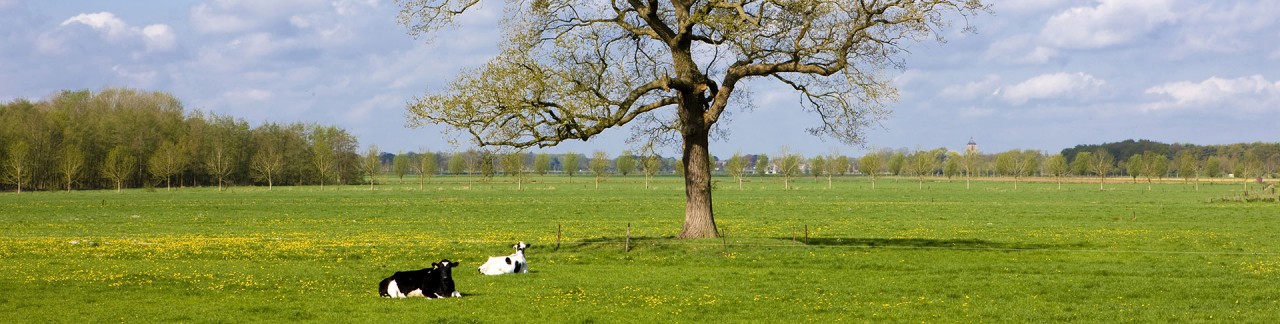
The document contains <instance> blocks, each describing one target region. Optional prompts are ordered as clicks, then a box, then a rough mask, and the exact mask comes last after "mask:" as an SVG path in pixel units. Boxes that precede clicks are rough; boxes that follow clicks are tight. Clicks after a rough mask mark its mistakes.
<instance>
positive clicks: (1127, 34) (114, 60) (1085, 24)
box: [0, 0, 1280, 157]
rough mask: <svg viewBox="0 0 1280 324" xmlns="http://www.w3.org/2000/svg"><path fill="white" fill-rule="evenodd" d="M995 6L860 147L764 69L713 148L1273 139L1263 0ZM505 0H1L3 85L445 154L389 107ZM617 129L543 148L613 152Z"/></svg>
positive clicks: (954, 35) (920, 63)
mask: <svg viewBox="0 0 1280 324" xmlns="http://www.w3.org/2000/svg"><path fill="white" fill-rule="evenodd" d="M990 3H991V4H992V5H993V13H992V14H990V15H984V16H979V17H975V18H973V19H970V20H969V21H968V24H969V25H971V26H972V27H973V28H974V29H976V33H962V32H960V30H959V28H954V29H953V30H951V31H948V32H947V34H945V35H943V36H944V37H945V38H946V39H947V42H946V43H945V44H939V43H936V42H926V43H919V44H911V45H908V50H909V53H904V54H903V55H904V58H905V62H906V68H905V69H904V70H901V71H892V72H891V73H893V76H894V82H895V85H896V86H897V87H898V88H899V90H900V91H901V94H902V96H901V98H900V100H898V101H897V102H895V103H893V104H891V105H890V108H891V109H892V110H893V114H892V115H891V116H890V117H889V118H888V119H886V120H884V121H883V122H882V123H881V126H882V128H877V129H873V130H869V131H868V132H867V140H868V142H867V144H866V147H859V146H848V145H844V144H842V143H839V142H836V141H834V140H832V139H824V138H820V137H813V136H811V135H809V134H808V133H807V132H806V131H805V128H808V127H812V126H814V125H815V123H817V117H816V116H814V115H811V114H805V113H803V112H801V111H800V110H799V109H798V100H799V98H798V97H797V96H796V95H795V94H794V93H791V92H790V91H787V90H786V89H784V88H782V87H779V86H778V85H776V84H773V83H771V82H769V81H767V80H761V81H756V82H754V83H752V84H750V85H749V87H750V89H751V91H752V93H753V96H752V97H751V100H752V102H753V104H754V106H755V108H754V110H752V111H748V112H742V111H739V112H737V113H735V114H734V115H733V116H732V117H731V118H730V119H729V120H727V124H724V125H722V128H724V129H726V130H728V131H729V135H728V136H727V137H725V138H721V139H719V140H717V141H715V142H713V143H712V144H711V149H712V154H715V155H718V156H721V157H727V156H729V155H732V154H733V153H734V152H743V153H766V154H776V153H777V152H779V150H780V149H781V148H782V147H784V146H786V147H788V148H789V149H790V150H791V151H796V152H800V153H804V154H806V155H813V154H827V153H830V152H832V151H833V150H835V151H839V152H840V153H842V154H846V155H861V154H862V153H863V152H865V151H866V150H867V149H869V148H893V149H898V148H906V149H932V148H937V147H947V148H950V149H953V150H959V149H961V148H963V146H964V144H965V143H966V142H968V140H969V138H970V137H972V138H974V139H975V140H976V141H977V142H978V143H979V146H980V148H981V149H982V150H983V151H985V152H1000V151H1005V150H1009V149H1013V148H1021V149H1038V150H1044V151H1049V152H1057V151H1059V150H1061V149H1063V148H1067V147H1071V146H1074V145H1076V144H1100V143H1104V142H1116V141H1121V140H1125V139H1150V140H1156V141H1162V142H1183V143H1195V144H1225V143H1237V142H1255V141H1267V142H1277V141H1280V33H1277V32H1276V31H1277V30H1280V20H1278V19H1275V18H1274V17H1280V2H1278V1H1274V0H1255V1H1199V0H1005V1H991V2H990ZM502 4H503V2H499V1H488V2H484V3H482V4H481V6H480V7H479V8H478V9H479V10H477V11H476V12H472V13H468V14H467V15H464V16H463V17H462V19H461V21H460V24H461V26H460V27H458V28H456V29H453V30H450V31H449V32H450V33H451V34H450V35H445V34H438V35H437V36H436V37H435V39H434V40H433V41H432V42H430V43H428V42H425V41H423V40H416V39H412V38H410V37H409V36H407V34H406V33H405V30H404V28H403V27H401V26H399V25H397V24H396V23H395V15H396V12H397V10H398V9H397V8H396V5H395V3H394V1H388V0H382V1H379V0H271V1H262V0H255V1H250V0H210V1H23V0H0V39H3V43H4V44H5V45H4V46H3V47H0V101H4V102H7V101H10V100H13V99H16V98H28V99H33V100H36V99H42V98H46V97H48V96H49V95H51V94H53V93H55V92H57V91H59V90H63V89H73V90H78V89H90V90H99V89H102V88H104V87H114V86H125V87H134V88H138V89H143V90H158V91H166V92H169V93H172V94H174V95H175V96H177V97H178V98H180V99H181V100H182V101H183V102H184V103H185V104H186V107H187V109H199V110H203V111H210V112H216V113H219V114H227V115H232V116H236V117H239V118H243V119H245V120H248V121H249V122H250V123H253V124H255V125H257V124H260V123H262V122H264V121H272V122H281V123H291V122H317V123H321V124H330V125H336V126H339V127H342V128H344V129H347V130H348V131H350V132H351V133H353V134H354V135H356V136H357V137H358V138H359V139H360V140H361V142H362V143H361V146H362V147H364V146H367V145H369V144H376V145H378V146H379V147H380V148H381V149H382V150H384V151H389V152H396V151H419V150H422V149H428V150H433V151H450V150H454V149H455V148H457V147H458V146H455V145H457V144H454V143H451V142H450V141H448V140H447V139H446V138H444V137H443V132H442V129H440V128H438V127H427V128H421V129H409V128H406V127H405V126H404V125H405V117H404V105H405V103H406V102H408V101H409V100H411V99H412V98H413V97H414V96H419V95H422V94H426V93H429V92H430V91H434V90H438V89H442V88H443V87H444V86H445V85H446V84H447V82H448V81H449V80H452V79H453V78H454V76H455V75H456V74H457V73H458V72H459V71H460V70H461V69H464V68H469V67H475V66H477V65H479V64H481V63H483V62H484V61H485V60H486V59H487V58H489V57H491V56H492V55H493V54H494V53H495V52H496V50H495V46H494V44H496V43H497V42H498V41H499V40H500V39H501V35H500V34H499V31H498V30H497V29H496V22H497V20H498V19H499V18H500V17H499V16H500V13H501V10H502V9H501V5H502ZM956 23H957V24H964V22H963V21H957V22H956ZM629 135H630V130H629V129H625V128H624V129H616V130H612V131H610V132H606V133H605V134H604V135H603V136H601V137H599V138H597V139H594V140H593V141H592V142H586V143H583V142H569V143H566V144H562V145H561V146H559V147H555V148H549V149H546V151H549V152H565V151H576V152H590V151H594V150H604V151H606V152H609V153H610V154H617V153H619V152H621V151H622V150H624V149H626V148H627V144H626V143H625V139H626V138H627V137H628V136H629ZM465 147H466V145H465V144H462V148H465ZM663 153H664V154H668V155H671V154H675V153H677V152H676V149H675V148H668V149H666V150H664V152H663Z"/></svg>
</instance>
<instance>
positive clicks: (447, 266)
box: [378, 259, 462, 298]
mask: <svg viewBox="0 0 1280 324" xmlns="http://www.w3.org/2000/svg"><path fill="white" fill-rule="evenodd" d="M457 266H458V264H457V263H454V262H452V261H449V259H444V260H440V263H432V264H431V268H426V269H421V270H412V271H397V272H396V273H395V274H393V275H391V277H387V279H382V282H381V283H378V295H381V296H382V297H387V298H405V297H425V298H446V297H462V293H460V292H458V289H457V287H455V286H454V284H453V267H457Z"/></svg>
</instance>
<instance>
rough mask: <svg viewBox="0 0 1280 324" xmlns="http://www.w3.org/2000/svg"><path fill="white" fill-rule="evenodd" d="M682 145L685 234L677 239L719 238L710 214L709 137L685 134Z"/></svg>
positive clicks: (681, 233)
mask: <svg viewBox="0 0 1280 324" xmlns="http://www.w3.org/2000/svg"><path fill="white" fill-rule="evenodd" d="M684 141H685V142H684V165H685V172H684V190H685V209H684V230H683V231H681V232H680V236H679V237H680V238H682V239H690V238H712V237H719V236H720V234H719V233H718V232H717V231H716V221H715V217H714V214H713V213H712V210H711V170H710V169H709V168H708V166H707V165H708V163H709V161H710V159H709V157H710V154H709V153H708V151H707V143H708V134H707V133H706V132H701V133H700V134H687V135H685V136H684Z"/></svg>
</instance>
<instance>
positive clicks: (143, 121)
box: [0, 88, 367, 192]
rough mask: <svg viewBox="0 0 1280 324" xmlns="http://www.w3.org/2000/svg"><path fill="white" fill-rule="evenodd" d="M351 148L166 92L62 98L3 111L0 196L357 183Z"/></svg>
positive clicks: (316, 129)
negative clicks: (190, 104)
mask: <svg viewBox="0 0 1280 324" xmlns="http://www.w3.org/2000/svg"><path fill="white" fill-rule="evenodd" d="M356 145H357V140H356V138H355V137H354V136H352V135H351V134H349V133H347V132H346V131H345V130H342V129H339V128H337V127H333V126H322V125H316V124H301V123H294V124H275V123H265V124H263V125H261V126H258V127H250V126H249V124H248V123H247V122H245V121H244V120H243V119H236V118H233V117H230V116H223V115H217V114H207V113H204V112H201V111H191V112H187V111H185V110H184V109H183V105H182V103H181V102H180V101H179V100H178V99H176V98H174V97H173V96H172V95H170V94H168V93H164V92H148V91H138V90H134V89H123V88H109V89H104V90H101V91H98V92H91V91H88V90H85V91H63V92H60V93H57V94H54V95H52V96H51V97H50V98H48V99H46V100H42V101H38V102H31V101H28V100H24V99H19V100H14V101H12V102H9V103H6V104H3V105H0V167H2V168H3V169H2V170H0V189H4V190H16V191H18V192H21V191H23V190H74V189H104V188H111V189H116V190H119V189H122V188H138V187H151V186H164V187H166V188H168V187H173V186H218V187H219V188H222V187H223V186H226V185H254V184H257V185H266V186H273V185H276V184H291V185H303V184H305V185H312V184H318V185H325V184H334V183H358V182H364V181H365V180H364V175H365V174H367V173H365V172H364V170H366V169H367V168H363V167H362V166H361V165H362V163H361V162H362V159H361V157H360V156H359V155H358V154H357V153H356Z"/></svg>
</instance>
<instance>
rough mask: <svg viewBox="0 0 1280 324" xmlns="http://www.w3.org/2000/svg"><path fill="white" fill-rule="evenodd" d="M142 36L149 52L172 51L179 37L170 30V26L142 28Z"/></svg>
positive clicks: (159, 25) (157, 25)
mask: <svg viewBox="0 0 1280 324" xmlns="http://www.w3.org/2000/svg"><path fill="white" fill-rule="evenodd" d="M142 35H143V41H145V42H146V44H147V50H152V51H168V50H172V49H173V46H174V44H175V43H176V42H177V36H175V35H174V34H173V28H169V25H164V24H156V25H148V26H147V27H144V28H142Z"/></svg>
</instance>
